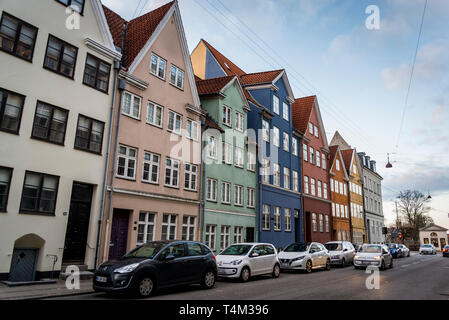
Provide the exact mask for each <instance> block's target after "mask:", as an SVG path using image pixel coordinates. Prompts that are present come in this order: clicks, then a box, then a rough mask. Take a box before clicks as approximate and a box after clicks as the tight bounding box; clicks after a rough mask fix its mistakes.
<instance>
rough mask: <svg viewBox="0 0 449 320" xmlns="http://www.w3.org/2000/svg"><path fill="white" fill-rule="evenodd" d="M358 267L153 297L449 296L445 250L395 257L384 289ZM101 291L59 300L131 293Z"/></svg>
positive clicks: (226, 283)
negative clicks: (369, 285) (372, 285)
mask: <svg viewBox="0 0 449 320" xmlns="http://www.w3.org/2000/svg"><path fill="white" fill-rule="evenodd" d="M365 272H366V271H365V270H355V269H354V268H353V267H346V268H332V270H330V271H321V270H316V271H313V272H312V273H311V274H305V273H282V274H281V276H280V277H279V278H278V279H273V278H271V277H269V276H267V277H258V278H255V279H252V280H251V281H249V282H247V283H239V282H238V281H218V282H217V284H216V286H215V288H214V289H212V290H203V289H201V288H200V287H199V286H188V287H180V288H173V289H168V290H167V289H166V290H161V291H159V292H158V293H157V294H156V295H155V296H153V297H151V298H149V299H152V300H246V299H250V300H313V299H337V300H338V299H355V300H358V299H360V300H373V299H374V300H377V299H382V300H401V299H416V300H430V299H432V300H434V299H438V300H449V276H448V275H449V258H443V257H442V256H441V254H438V255H436V256H420V255H418V254H416V253H412V256H411V257H408V258H400V259H395V260H394V268H393V269H388V270H386V271H380V279H379V289H373V290H369V289H367V287H366V284H365V282H366V280H367V278H368V276H369V274H366V273H365ZM127 298H130V297H126V296H119V297H112V298H111V297H108V296H106V295H104V294H100V293H92V294H86V295H78V296H71V297H64V298H54V299H59V300H103V299H127Z"/></svg>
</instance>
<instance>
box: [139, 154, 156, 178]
mask: <svg viewBox="0 0 449 320" xmlns="http://www.w3.org/2000/svg"><path fill="white" fill-rule="evenodd" d="M159 162H160V156H159V155H157V154H154V153H150V152H145V153H144V156H143V174H142V181H144V182H149V183H155V184H157V183H159V164H160V163H159Z"/></svg>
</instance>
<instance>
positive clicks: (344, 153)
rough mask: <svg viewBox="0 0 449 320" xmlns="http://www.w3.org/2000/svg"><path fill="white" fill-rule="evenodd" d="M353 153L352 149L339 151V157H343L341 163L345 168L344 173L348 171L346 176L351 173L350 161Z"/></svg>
mask: <svg viewBox="0 0 449 320" xmlns="http://www.w3.org/2000/svg"><path fill="white" fill-rule="evenodd" d="M331 148H332V147H331ZM354 152H355V150H354V149H347V150H341V156H342V157H343V162H344V163H345V168H346V171H348V174H349V173H350V172H351V160H352V155H353V154H354Z"/></svg>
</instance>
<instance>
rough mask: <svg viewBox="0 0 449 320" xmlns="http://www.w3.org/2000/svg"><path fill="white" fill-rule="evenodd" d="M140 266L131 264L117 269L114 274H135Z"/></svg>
mask: <svg viewBox="0 0 449 320" xmlns="http://www.w3.org/2000/svg"><path fill="white" fill-rule="evenodd" d="M138 266H139V263H134V264H130V265H127V266H124V267H121V268H118V269H115V270H114V272H117V273H130V272H133V271H134V270H135V269H136V268H137V267H138Z"/></svg>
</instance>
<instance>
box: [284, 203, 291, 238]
mask: <svg viewBox="0 0 449 320" xmlns="http://www.w3.org/2000/svg"><path fill="white" fill-rule="evenodd" d="M284 220H285V221H284V223H285V231H287V232H290V231H292V211H291V209H289V208H285V209H284Z"/></svg>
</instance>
